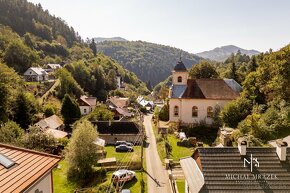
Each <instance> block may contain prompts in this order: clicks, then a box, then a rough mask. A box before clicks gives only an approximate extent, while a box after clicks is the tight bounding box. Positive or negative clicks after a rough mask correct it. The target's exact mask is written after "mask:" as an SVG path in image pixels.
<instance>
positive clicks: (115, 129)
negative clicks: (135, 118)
mask: <svg viewBox="0 0 290 193" xmlns="http://www.w3.org/2000/svg"><path fill="white" fill-rule="evenodd" d="M92 123H93V124H94V125H96V126H97V131H98V133H99V137H100V138H102V139H104V140H105V142H106V144H111V145H112V144H115V143H116V141H128V142H131V143H135V144H141V142H142V133H141V131H140V128H139V125H138V124H136V123H135V122H132V121H97V122H92Z"/></svg>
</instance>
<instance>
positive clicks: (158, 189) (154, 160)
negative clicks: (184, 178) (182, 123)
mask: <svg viewBox="0 0 290 193" xmlns="http://www.w3.org/2000/svg"><path fill="white" fill-rule="evenodd" d="M151 119H152V115H146V116H144V126H145V131H146V135H147V144H146V145H147V146H146V148H145V153H146V172H147V181H148V183H147V184H148V193H171V189H170V185H169V177H168V173H167V171H166V170H165V167H164V166H163V165H162V162H161V160H160V157H159V155H158V152H157V146H156V139H155V135H154V132H153V128H152V125H151Z"/></svg>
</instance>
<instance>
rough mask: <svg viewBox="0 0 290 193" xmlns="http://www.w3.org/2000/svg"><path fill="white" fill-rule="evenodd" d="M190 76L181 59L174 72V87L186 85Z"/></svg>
mask: <svg viewBox="0 0 290 193" xmlns="http://www.w3.org/2000/svg"><path fill="white" fill-rule="evenodd" d="M188 76H189V73H188V71H187V69H186V67H185V65H184V64H183V62H182V61H181V58H180V60H179V61H178V62H177V64H176V65H175V67H174V69H173V71H172V85H186V84H187V79H188Z"/></svg>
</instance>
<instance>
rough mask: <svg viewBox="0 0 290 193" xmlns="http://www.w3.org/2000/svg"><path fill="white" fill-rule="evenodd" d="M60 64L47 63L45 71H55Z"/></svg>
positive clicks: (59, 67)
mask: <svg viewBox="0 0 290 193" xmlns="http://www.w3.org/2000/svg"><path fill="white" fill-rule="evenodd" d="M61 68H62V66H61V65H60V64H47V68H46V69H45V71H46V72H47V73H52V72H54V71H56V70H57V69H61Z"/></svg>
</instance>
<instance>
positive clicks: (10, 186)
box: [0, 143, 61, 192]
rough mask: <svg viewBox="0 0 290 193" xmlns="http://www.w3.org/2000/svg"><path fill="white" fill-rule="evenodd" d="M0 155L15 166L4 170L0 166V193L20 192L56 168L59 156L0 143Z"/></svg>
mask: <svg viewBox="0 0 290 193" xmlns="http://www.w3.org/2000/svg"><path fill="white" fill-rule="evenodd" d="M0 153H1V154H3V155H5V156H7V157H8V158H9V159H11V160H12V161H14V162H16V164H15V165H14V166H13V167H11V168H9V169H6V168H5V167H4V166H3V165H1V164H0V192H22V191H24V190H26V189H27V188H29V187H30V186H31V185H32V184H33V183H34V182H35V181H37V180H38V179H39V178H40V177H42V176H43V175H44V174H46V173H47V172H48V171H49V170H51V169H52V168H53V167H55V166H56V164H57V163H58V162H59V161H60V159H61V158H60V157H59V156H55V155H50V154H46V153H41V152H37V151H32V150H28V149H24V148H19V147H14V146H10V145H5V144H1V143H0Z"/></svg>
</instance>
